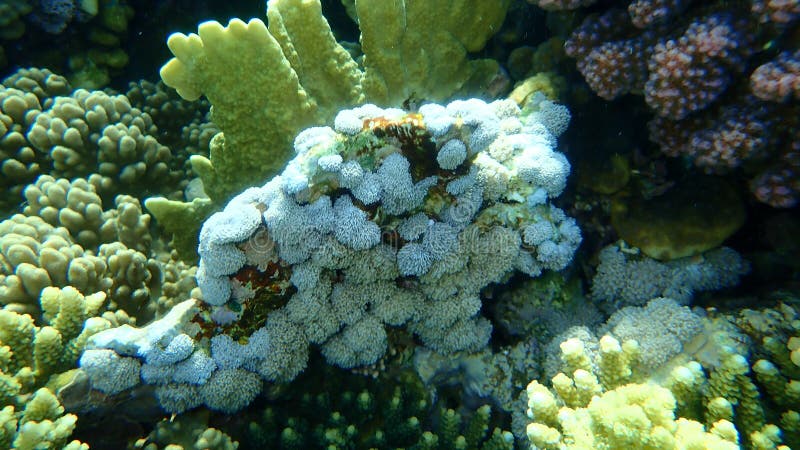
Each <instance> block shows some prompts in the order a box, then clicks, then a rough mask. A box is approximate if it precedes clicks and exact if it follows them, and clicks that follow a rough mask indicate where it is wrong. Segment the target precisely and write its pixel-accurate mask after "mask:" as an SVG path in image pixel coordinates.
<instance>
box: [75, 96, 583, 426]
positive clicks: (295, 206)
mask: <svg viewBox="0 0 800 450" xmlns="http://www.w3.org/2000/svg"><path fill="white" fill-rule="evenodd" d="M558 111H560V112H561V113H563V111H561V110H558ZM545 116H546V114H538V115H535V114H531V115H528V116H526V115H523V114H521V111H520V110H519V108H518V107H517V106H516V104H514V103H513V102H510V101H496V102H493V103H486V102H483V101H481V100H476V99H472V100H466V101H454V102H452V103H450V104H448V105H446V106H444V105H438V104H433V103H430V104H426V105H423V106H422V107H420V109H419V111H418V112H412V113H408V112H406V111H403V110H400V109H394V108H389V109H382V108H379V107H377V106H375V105H371V104H366V105H363V106H360V107H357V108H354V109H349V110H343V111H341V112H339V114H337V116H336V118H335V120H334V126H333V128H331V127H313V128H308V129H306V130H304V131H302V132H301V133H300V134H299V135H298V136H297V137H296V138H295V141H294V148H295V151H296V154H297V155H296V156H295V158H294V159H292V160H291V161H290V162H289V163H288V165H287V166H286V168H285V170H284V171H283V172H282V173H281V174H280V175H279V176H276V177H275V178H273V179H272V180H270V181H268V182H267V183H266V184H264V185H263V186H260V187H252V188H249V189H246V190H245V191H244V192H242V193H241V194H239V195H237V196H236V197H234V198H233V199H232V200H231V201H230V202H229V203H228V205H227V206H226V207H225V208H224V209H223V210H222V211H220V212H217V213H215V214H213V215H212V216H211V217H209V219H208V220H207V221H206V222H205V223H204V224H203V227H202V230H201V231H200V243H199V246H198V253H199V255H200V265H199V268H198V272H197V280H198V285H199V287H200V288H201V290H202V291H203V303H202V304H198V303H192V302H187V303H186V304H184V306H183V308H178V307H176V308H175V309H173V312H172V313H170V315H169V316H167V317H165V318H164V319H162V320H160V321H157V322H155V323H153V324H151V325H149V326H148V327H146V328H144V329H140V330H136V329H132V328H130V329H127V330H125V329H123V328H124V327H123V328H119V329H116V330H111V331H110V332H108V333H105V334H103V335H101V336H98V337H97V338H95V339H94V340H92V342H91V343H90V344H89V345H90V348H91V350H89V351H87V352H86V353H85V354H84V357H83V359H82V364H83V366H84V368H85V369H87V371H88V372H90V376H91V374H92V373H93V374H95V375H96V376H99V375H97V374H99V373H101V371H100V370H99V369H98V368H100V367H103V364H104V361H108V362H109V363H111V362H114V363H115V364H116V365H117V367H120V365H119V364H117V363H116V361H117V359H119V358H122V359H128V360H131V361H135V364H134V363H133V362H131V363H130V367H131V368H135V367H136V365H137V364H140V365H141V369H140V370H141V373H142V379H143V381H144V382H145V383H146V384H157V385H158V386H159V387H158V389H157V396H158V397H159V400H160V401H161V405H162V406H163V407H164V408H165V409H166V410H167V411H171V412H179V411H183V410H185V409H190V408H191V407H193V406H195V405H197V404H198V402H202V403H204V404H205V405H206V406H208V407H210V408H212V409H218V410H221V411H227V412H230V411H235V410H238V409H240V408H242V407H244V406H245V405H247V404H248V403H249V402H250V401H251V400H252V396H253V394H252V392H257V391H258V390H259V389H260V387H258V386H260V384H259V385H258V386H257V384H252V389H247V390H245V391H244V393H242V394H241V395H238V394H237V395H235V396H233V397H231V400H230V401H229V402H222V401H221V400H220V399H221V398H223V397H224V396H225V395H227V394H222V392H226V391H228V390H230V391H237V392H240V388H239V387H238V386H237V385H236V383H238V382H239V379H242V378H244V379H246V380H252V381H248V383H255V380H259V383H260V380H262V379H263V380H266V381H270V382H283V381H289V380H291V379H293V378H294V377H295V376H297V374H298V373H299V372H300V371H302V370H303V368H304V367H305V365H306V361H307V360H308V357H309V354H308V349H309V346H310V345H311V344H313V345H316V346H319V347H320V349H321V353H322V355H323V356H324V357H325V359H326V360H327V361H328V362H329V363H332V364H334V365H337V366H340V367H344V368H357V367H365V366H369V365H372V364H375V363H377V362H378V361H379V359H380V358H381V357H383V356H384V354H385V353H386V352H387V349H389V348H390V347H391V343H390V342H389V341H390V339H394V338H395V336H399V338H400V339H405V338H403V335H405V336H408V335H409V334H413V335H415V336H416V337H417V338H418V339H419V340H420V341H421V342H422V343H423V345H425V346H427V347H429V348H431V349H434V350H436V351H437V352H440V353H443V354H447V353H452V352H456V351H462V350H467V351H474V350H478V349H480V348H482V347H484V346H486V344H487V343H488V341H489V337H490V333H491V330H492V326H491V324H490V322H489V321H488V320H487V319H485V318H483V317H481V315H480V314H479V311H480V309H481V305H482V302H483V300H482V298H481V290H482V289H484V288H486V287H487V286H489V285H490V284H492V283H498V282H502V281H504V280H505V279H507V278H508V277H509V276H510V275H512V274H513V273H515V272H522V273H524V274H527V275H529V276H534V277H535V276H538V275H539V274H540V273H541V272H542V271H543V270H561V269H563V268H564V267H566V265H567V264H568V263H569V262H570V260H571V259H572V255H573V253H574V252H575V250H576V248H577V246H578V244H579V243H580V241H581V236H580V231H579V230H578V228H577V226H576V224H575V222H574V220H573V219H571V218H569V217H567V216H566V214H564V212H563V211H561V210H560V209H558V208H557V207H555V206H553V205H552V204H551V199H553V198H555V197H557V196H558V195H559V194H560V193H561V191H562V190H563V189H564V186H565V184H566V176H567V174H568V173H569V164H568V163H567V160H566V158H565V157H564V155H562V154H561V153H558V152H557V151H555V149H554V146H555V143H556V134H557V133H558V132H560V131H562V130H563V129H564V128H565V126H566V123H565V122H564V121H565V120H568V115H564V114H561V115H559V116H556V117H550V116H547V117H545ZM546 124H548V125H549V126H548V125H546ZM554 130H555V131H554ZM176 311H177V312H176ZM180 311H183V312H182V313H181V312H180ZM393 329H396V330H398V331H402V332H401V333H396V332H392V331H391V330H393ZM143 336H144V337H143ZM108 352H111V353H110V354H109V353H108ZM111 354H113V355H115V356H110V355H111ZM189 367H194V368H195V370H194V371H193V372H192V373H193V374H194V375H193V376H192V377H187V376H186V375H185V373H184V372H185V371H186V370H187V369H188V368H189ZM134 370H135V369H134ZM156 373H157V374H158V375H155V374H156ZM145 374H146V375H145ZM187 384H188V385H189V386H187ZM248 386H250V385H249V384H248ZM128 387H130V386H127V385H125V386H115V387H114V388H113V389H112V392H119V391H121V390H124V389H127V388H128ZM209 390H211V391H213V392H209ZM189 391H196V392H198V397H197V399H199V400H197V399H193V400H192V401H189V399H187V398H185V397H183V396H184V395H185V393H186V392H189ZM178 396H180V397H178Z"/></svg>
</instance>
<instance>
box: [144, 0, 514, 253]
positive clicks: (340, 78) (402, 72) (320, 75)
mask: <svg viewBox="0 0 800 450" xmlns="http://www.w3.org/2000/svg"><path fill="white" fill-rule="evenodd" d="M509 4H510V0H497V1H491V2H486V1H482V0H458V1H455V2H453V1H442V0H435V1H431V0H404V1H395V0H389V1H384V0H380V1H374V0H359V1H357V2H355V5H354V6H355V12H356V14H357V16H358V17H357V18H358V22H359V25H360V27H361V32H362V35H361V44H362V50H363V51H364V60H363V67H361V66H359V64H358V63H357V62H356V61H355V60H354V59H353V57H352V56H351V55H350V54H349V53H348V52H347V50H345V49H344V47H342V46H341V45H339V43H338V42H336V39H335V37H334V36H333V33H332V32H331V29H330V26H329V25H328V23H327V21H326V20H325V17H324V16H323V15H322V8H321V4H320V1H319V0H269V1H268V2H267V17H268V18H269V26H267V25H265V24H264V23H263V22H262V21H261V20H258V19H252V20H250V21H249V22H247V23H245V22H243V21H241V20H238V19H234V20H232V21H231V22H230V23H229V24H228V26H223V25H221V24H219V23H217V22H213V21H212V22H205V23H203V24H201V25H200V26H199V28H198V32H197V34H189V35H184V34H180V33H175V34H173V35H172V36H170V38H169V40H168V43H167V44H168V46H169V48H170V50H171V51H172V53H173V55H175V57H174V58H173V59H172V60H170V61H169V62H167V64H165V65H164V67H162V69H161V77H162V79H163V80H164V82H165V83H166V84H167V85H168V86H171V87H174V88H175V89H177V91H178V93H179V94H180V95H181V96H182V97H184V98H185V99H190V100H192V99H197V98H199V97H200V96H201V95H205V96H206V97H208V99H209V100H210V101H211V103H212V105H213V110H212V119H213V120H214V122H215V123H217V124H218V125H219V126H220V128H221V129H222V131H223V132H222V133H220V134H218V135H217V136H216V137H215V138H214V139H212V141H211V143H210V157H209V158H205V157H203V156H199V155H196V156H194V157H192V159H191V162H192V167H193V168H194V170H195V171H196V172H197V173H198V174H199V175H200V178H201V179H202V180H203V184H204V188H205V192H206V194H208V196H209V197H210V199H211V201H206V203H204V204H202V205H198V204H189V203H179V202H172V203H170V202H167V201H166V200H164V199H152V200H150V201H149V202H148V203H146V204H147V206H148V208H150V207H151V206H152V209H151V211H152V212H153V214H154V215H155V216H156V218H157V219H158V221H159V223H161V224H162V225H165V227H166V228H167V230H168V231H170V232H172V233H174V234H176V236H179V235H187V234H188V235H190V236H191V238H192V239H194V238H195V237H196V233H197V229H196V227H195V228H189V229H187V226H191V225H190V224H187V223H181V222H182V219H183V218H185V217H187V216H189V215H190V214H189V213H187V212H186V211H182V210H187V209H189V210H191V211H192V212H197V211H201V212H207V211H208V210H211V209H212V208H213V206H211V205H214V204H216V205H219V204H221V203H223V202H224V201H226V200H228V198H229V197H230V196H231V195H232V194H233V193H235V192H239V191H241V190H242V189H243V188H244V187H246V186H252V185H255V184H259V183H263V182H264V180H266V179H268V178H269V177H271V176H273V175H274V174H275V173H277V172H278V170H279V169H280V168H281V167H282V166H283V164H284V163H285V162H286V161H288V159H289V157H290V155H291V152H292V139H293V137H294V136H295V135H296V134H297V132H299V131H300V130H301V129H303V128H306V127H308V126H311V125H314V124H319V123H324V122H328V121H330V120H331V119H333V115H334V114H335V112H336V111H338V110H340V109H342V108H346V107H349V106H354V105H356V104H360V103H364V102H373V103H377V104H380V105H382V106H401V104H402V103H403V102H404V101H406V100H414V101H418V100H423V99H425V100H445V99H447V98H450V97H452V96H454V95H456V94H457V93H460V92H461V91H462V90H464V89H467V88H468V87H469V86H472V85H473V83H476V84H480V82H482V81H488V80H489V79H490V78H491V77H494V76H495V75H496V74H497V71H498V65H497V63H496V62H495V61H492V60H469V59H468V58H467V53H468V52H474V51H477V50H480V49H481V48H482V47H483V46H484V45H485V43H486V41H487V39H488V38H489V37H490V36H491V35H492V34H494V33H495V32H496V31H497V30H498V29H499V28H500V25H501V24H502V22H503V19H504V17H505V13H506V10H507V8H508V6H509ZM202 219H203V218H201V220H197V221H195V222H194V223H200V222H202ZM176 223H181V225H177V226H176V225H174V224H176ZM182 247H184V248H182V249H180V250H183V254H182V256H183V257H184V258H189V252H188V249H189V248H191V246H190V245H188V244H187V245H184V246H182Z"/></svg>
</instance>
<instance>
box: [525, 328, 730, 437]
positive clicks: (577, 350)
mask: <svg viewBox="0 0 800 450" xmlns="http://www.w3.org/2000/svg"><path fill="white" fill-rule="evenodd" d="M561 350H562V360H563V362H564V367H565V368H567V369H568V370H570V369H571V372H572V376H568V375H566V374H565V373H563V372H562V373H559V374H558V375H556V376H555V377H553V379H552V386H553V391H554V392H553V391H551V390H550V389H548V388H547V387H545V386H544V385H542V384H540V383H539V382H538V381H536V380H534V381H532V382H531V383H530V384H529V385H528V388H527V397H528V416H529V417H530V418H531V419H532V422H531V423H530V424H529V425H528V427H527V435H528V438H529V439H530V441H531V444H532V447H531V448H535V449H572V450H578V449H587V450H588V449H593V450H597V449H620V448H637V449H653V450H655V449H694V448H706V449H738V448H739V445H738V432H737V431H736V428H735V427H734V425H733V424H732V423H731V422H730V421H729V420H726V419H720V420H717V421H715V422H714V423H713V424H712V425H711V426H710V428H709V429H708V430H707V429H706V427H705V426H704V425H703V424H702V423H700V422H697V421H694V420H689V419H686V418H683V417H676V413H675V411H676V409H677V408H678V406H679V404H680V403H681V402H679V401H678V400H676V398H675V395H673V393H672V392H671V391H670V390H669V389H667V388H666V387H662V386H659V385H657V384H654V383H637V382H634V380H638V379H639V378H640V377H641V376H642V374H639V373H637V371H636V370H635V367H636V365H637V358H638V353H639V347H638V345H637V344H636V342H635V341H628V342H625V343H622V344H620V343H619V342H618V341H617V340H616V339H614V338H613V337H611V336H604V337H603V338H601V339H600V343H599V348H598V352H597V355H596V357H594V358H593V357H591V356H590V355H589V353H588V352H587V351H586V350H585V348H584V347H583V344H582V342H581V341H580V340H578V339H570V340H567V341H565V342H564V343H562V344H561ZM685 371H688V373H684V372H685ZM685 371H682V370H677V372H676V377H678V380H677V381H674V383H673V384H675V385H678V386H682V387H683V388H684V390H686V391H688V390H689V389H690V388H691V387H693V386H694V385H695V383H693V376H692V375H693V374H692V371H691V369H690V368H686V370H685ZM674 372H675V371H674ZM681 377H682V378H681ZM682 397H684V398H688V397H689V396H688V392H685V393H684V395H682ZM683 401H684V402H685V401H687V400H685V399H684V400H683Z"/></svg>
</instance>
